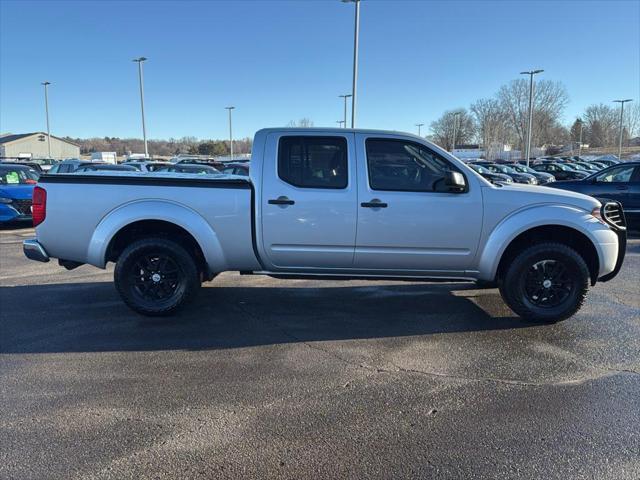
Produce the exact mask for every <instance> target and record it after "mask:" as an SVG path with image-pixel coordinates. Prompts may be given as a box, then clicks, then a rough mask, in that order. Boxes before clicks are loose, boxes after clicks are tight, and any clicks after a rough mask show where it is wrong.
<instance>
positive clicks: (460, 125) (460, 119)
mask: <svg viewBox="0 0 640 480" xmlns="http://www.w3.org/2000/svg"><path fill="white" fill-rule="evenodd" d="M456 117H457V118H456ZM430 127H431V132H432V135H431V138H432V139H433V141H434V142H435V143H437V144H438V145H440V146H441V147H443V148H444V149H446V150H453V141H454V140H453V135H454V129H455V136H456V140H455V142H456V145H459V144H461V143H469V142H471V141H472V140H473V138H474V136H475V134H476V126H475V122H474V121H473V117H471V115H469V112H467V110H465V109H464V108H461V109H458V110H448V111H446V112H444V113H443V114H442V116H441V117H440V118H439V119H438V120H436V121H434V122H431V126H430Z"/></svg>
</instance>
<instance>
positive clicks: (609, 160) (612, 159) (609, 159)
mask: <svg viewBox="0 0 640 480" xmlns="http://www.w3.org/2000/svg"><path fill="white" fill-rule="evenodd" d="M596 162H598V163H604V164H605V165H606V166H607V167H611V166H613V165H617V164H618V163H620V160H618V157H616V156H615V155H605V156H603V157H598V158H596Z"/></svg>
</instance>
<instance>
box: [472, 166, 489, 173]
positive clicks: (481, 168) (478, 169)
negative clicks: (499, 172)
mask: <svg viewBox="0 0 640 480" xmlns="http://www.w3.org/2000/svg"><path fill="white" fill-rule="evenodd" d="M469 166H470V167H471V168H473V169H474V170H475V171H476V172H478V173H491V172H490V171H489V170H487V169H486V168H484V167H483V166H482V165H469Z"/></svg>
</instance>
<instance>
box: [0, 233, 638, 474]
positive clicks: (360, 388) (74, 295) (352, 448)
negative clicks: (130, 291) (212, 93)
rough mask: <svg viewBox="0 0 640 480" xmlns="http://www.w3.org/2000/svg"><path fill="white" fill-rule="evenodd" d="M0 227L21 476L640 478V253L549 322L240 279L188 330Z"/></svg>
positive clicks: (7, 418) (9, 415) (411, 292)
mask: <svg viewBox="0 0 640 480" xmlns="http://www.w3.org/2000/svg"><path fill="white" fill-rule="evenodd" d="M32 235H33V231H32V230H29V229H24V230H20V229H3V230H0V412H1V414H0V478H3V479H5V478H6V479H31V478H32V479H48V478H59V479H76V478H113V479H128V478H131V479H139V478H216V479H218V478H220V479H222V478H292V479H302V478H416V477H419V478H447V479H448V478H451V479H467V478H518V479H519V478H523V479H524V478H526V479H533V478H535V479H538V478H545V479H564V480H566V479H577V478H580V479H582V478H597V479H615V480H621V479H638V478H640V293H639V291H640V290H639V288H638V285H639V282H640V240H637V239H636V240H631V241H630V242H629V245H628V249H627V259H626V262H625V265H624V267H623V270H622V271H621V273H620V275H619V276H618V277H617V278H616V279H614V280H613V281H611V282H609V283H606V284H598V285H597V286H596V287H595V288H593V289H592V291H591V293H590V294H589V297H588V299H587V302H586V305H585V306H584V308H583V309H582V310H581V311H580V312H579V314H578V315H576V316H575V317H573V318H571V319H569V320H567V321H565V322H562V323H559V324H556V325H546V326H538V325H532V324H528V323H526V322H523V321H522V320H520V319H519V318H517V317H514V315H513V314H512V313H511V312H510V311H509V310H508V309H507V308H506V307H505V306H504V304H503V303H502V301H501V299H500V296H499V294H498V293H497V291H496V290H477V289H475V288H474V287H473V285H468V284H463V283H446V284H425V283H402V282H387V281H380V282H359V281H358V282H356V281H344V282H332V281H303V280H299V281H292V280H289V281H286V280H275V279H271V278H267V277H240V276H239V275H236V274H224V275H221V276H220V277H218V278H217V279H215V281H214V282H212V283H209V284H206V288H203V290H202V291H201V294H200V296H199V297H198V299H197V301H196V302H195V304H194V305H193V306H191V307H190V308H188V309H187V310H185V311H184V312H182V313H181V314H180V315H178V316H176V317H173V318H170V319H164V320H149V319H146V318H143V317H139V316H137V315H136V314H134V313H132V312H131V311H130V310H128V309H127V308H126V307H125V306H124V305H123V304H122V303H121V301H120V299H119V297H118V295H117V293H116V291H115V288H114V286H113V284H112V269H107V271H102V270H99V269H95V268H93V267H88V266H83V267H80V268H78V269H77V270H74V271H71V272H67V271H65V270H64V269H62V268H61V267H58V266H57V264H56V263H54V262H50V263H48V264H38V263H35V262H30V261H27V260H26V259H25V258H23V256H22V251H21V244H20V242H21V241H22V240H23V238H28V237H30V236H32Z"/></svg>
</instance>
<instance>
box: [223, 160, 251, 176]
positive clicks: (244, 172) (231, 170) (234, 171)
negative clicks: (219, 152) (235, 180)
mask: <svg viewBox="0 0 640 480" xmlns="http://www.w3.org/2000/svg"><path fill="white" fill-rule="evenodd" d="M222 173H228V174H231V175H240V176H243V177H248V176H249V162H236V163H225V165H224V167H223V168H222Z"/></svg>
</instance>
